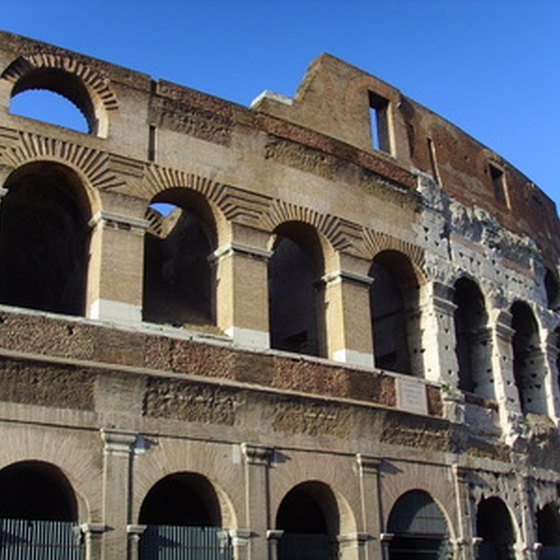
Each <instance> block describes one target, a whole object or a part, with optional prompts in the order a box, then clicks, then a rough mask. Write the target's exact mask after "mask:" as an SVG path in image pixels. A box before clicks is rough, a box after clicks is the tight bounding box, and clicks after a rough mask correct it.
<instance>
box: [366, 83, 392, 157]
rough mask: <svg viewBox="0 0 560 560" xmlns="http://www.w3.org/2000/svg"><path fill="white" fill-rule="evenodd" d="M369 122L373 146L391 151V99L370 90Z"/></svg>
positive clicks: (384, 150)
mask: <svg viewBox="0 0 560 560" xmlns="http://www.w3.org/2000/svg"><path fill="white" fill-rule="evenodd" d="M369 123H370V134H371V145H372V147H373V148H374V149H376V150H381V151H383V152H387V153H391V139H390V129H389V101H388V100H387V99H385V98H384V97H381V96H380V95H377V94H376V93H373V92H371V91H370V92H369Z"/></svg>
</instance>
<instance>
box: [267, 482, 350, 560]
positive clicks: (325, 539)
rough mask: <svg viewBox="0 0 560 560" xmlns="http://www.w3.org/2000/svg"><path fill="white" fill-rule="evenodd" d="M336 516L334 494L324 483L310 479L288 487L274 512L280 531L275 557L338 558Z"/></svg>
mask: <svg viewBox="0 0 560 560" xmlns="http://www.w3.org/2000/svg"><path fill="white" fill-rule="evenodd" d="M339 518H340V516H339V511H338V505H337V503H336V498H335V496H334V494H333V492H332V490H331V489H330V488H329V487H328V486H327V485H326V484H323V483H322V482H316V481H310V482H304V483H302V484H299V485H298V486H296V487H294V488H292V489H291V490H290V491H289V492H288V493H287V494H286V496H285V497H284V499H283V500H282V502H281V503H280V507H279V508H278V513H277V515H276V528H277V529H278V530H281V531H283V534H282V537H281V538H280V541H279V543H278V559H279V560H299V559H307V558H310V559H311V558H317V559H319V558H320V559H321V560H323V559H324V560H334V559H335V558H338V547H337V541H336V538H337V536H338V533H339V530H340V521H339Z"/></svg>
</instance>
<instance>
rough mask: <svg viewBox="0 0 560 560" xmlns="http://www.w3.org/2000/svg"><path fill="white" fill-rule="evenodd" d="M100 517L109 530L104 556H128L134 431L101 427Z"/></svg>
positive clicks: (106, 559)
mask: <svg viewBox="0 0 560 560" xmlns="http://www.w3.org/2000/svg"><path fill="white" fill-rule="evenodd" d="M101 437H102V438H103V442H104V444H105V450H104V451H105V452H104V457H103V459H104V461H103V519H104V521H105V525H106V526H107V528H108V531H107V533H106V535H105V538H104V539H103V541H104V542H103V554H102V558H103V560H115V559H118V558H126V557H127V526H128V523H129V518H130V502H131V473H132V454H133V451H134V444H135V443H136V439H137V434H136V433H135V432H130V431H126V430H118V429H113V428H103V429H102V430H101Z"/></svg>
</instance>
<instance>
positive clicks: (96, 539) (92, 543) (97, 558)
mask: <svg viewBox="0 0 560 560" xmlns="http://www.w3.org/2000/svg"><path fill="white" fill-rule="evenodd" d="M80 529H81V531H82V533H83V534H84V540H85V545H86V558H85V560H101V556H102V546H103V533H104V532H105V531H106V527H105V525H104V524H103V523H82V524H81V525H80Z"/></svg>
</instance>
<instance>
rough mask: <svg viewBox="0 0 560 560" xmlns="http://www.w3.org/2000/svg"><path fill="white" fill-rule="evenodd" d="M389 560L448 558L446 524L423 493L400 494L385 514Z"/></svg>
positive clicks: (417, 491) (435, 507)
mask: <svg viewBox="0 0 560 560" xmlns="http://www.w3.org/2000/svg"><path fill="white" fill-rule="evenodd" d="M387 530H388V532H389V533H390V534H391V535H392V538H391V540H390V541H389V546H388V549H389V560H414V559H416V558H419V557H421V558H431V559H434V560H439V559H443V558H448V557H449V556H448V555H449V553H450V552H451V549H450V544H449V540H448V528H447V522H446V520H445V517H444V515H443V513H442V512H441V510H440V508H439V507H438V505H437V504H436V503H435V502H434V501H433V500H432V498H431V496H430V495H429V494H428V493H427V492H424V491H423V490H411V491H409V492H407V493H406V494H403V495H402V496H401V497H400V498H399V499H398V500H397V502H396V503H395V505H394V506H393V508H392V510H391V513H390V514H389V521H388V524H387Z"/></svg>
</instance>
